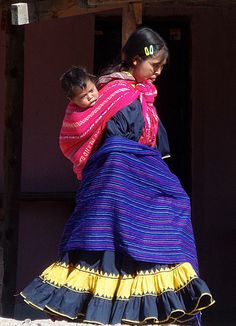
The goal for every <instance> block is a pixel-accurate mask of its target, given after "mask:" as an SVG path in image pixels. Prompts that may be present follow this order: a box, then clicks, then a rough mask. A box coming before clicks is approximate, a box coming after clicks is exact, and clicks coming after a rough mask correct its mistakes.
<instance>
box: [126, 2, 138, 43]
mask: <svg viewBox="0 0 236 326" xmlns="http://www.w3.org/2000/svg"><path fill="white" fill-rule="evenodd" d="M140 24H142V2H140V1H139V2H134V3H128V4H125V5H124V7H123V11H122V46H124V44H125V42H126V41H127V39H128V37H129V36H130V34H131V33H132V32H133V31H135V29H136V27H137V26H138V25H140Z"/></svg>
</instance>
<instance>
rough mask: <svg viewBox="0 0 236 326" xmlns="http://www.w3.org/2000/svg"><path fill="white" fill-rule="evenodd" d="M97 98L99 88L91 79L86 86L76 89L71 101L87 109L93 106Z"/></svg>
mask: <svg viewBox="0 0 236 326" xmlns="http://www.w3.org/2000/svg"><path fill="white" fill-rule="evenodd" d="M97 99H98V90H97V88H96V86H95V84H94V83H93V82H92V81H91V80H88V81H87V84H86V87H85V88H83V89H81V88H80V87H78V88H77V89H76V90H75V95H74V97H73V98H72V99H71V101H72V102H73V103H75V104H76V105H78V106H79V107H81V108H82V109H87V108H89V107H91V106H93V105H94V104H95V103H96V101H97Z"/></svg>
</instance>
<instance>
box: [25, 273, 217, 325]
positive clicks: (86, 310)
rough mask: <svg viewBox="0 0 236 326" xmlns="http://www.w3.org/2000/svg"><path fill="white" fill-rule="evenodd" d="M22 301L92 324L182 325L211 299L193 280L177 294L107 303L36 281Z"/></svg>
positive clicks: (205, 288) (171, 292)
mask: <svg viewBox="0 0 236 326" xmlns="http://www.w3.org/2000/svg"><path fill="white" fill-rule="evenodd" d="M21 295H22V296H23V297H24V298H25V301H26V302H27V303H28V304H30V305H32V306H34V307H36V308H39V309H41V310H44V311H46V312H49V313H52V314H55V315H59V316H63V317H66V318H68V319H72V320H81V321H83V322H89V323H95V324H117V323H129V324H131V323H135V324H137V323H150V322H151V323H152V324H163V323H172V322H178V323H185V322H186V321H188V320H191V319H193V318H194V316H195V315H196V314H198V313H199V312H200V311H201V310H203V309H205V308H207V307H209V306H211V305H212V304H213V303H214V300H213V298H212V296H211V294H210V293H209V291H208V288H207V286H206V285H205V283H204V281H202V280H201V279H198V278H197V279H193V280H191V281H190V282H189V284H187V285H186V286H185V287H184V288H182V289H180V290H179V291H177V292H175V291H168V290H167V291H165V292H164V293H162V294H161V295H153V294H146V295H142V296H131V297H130V298H129V299H123V300H117V299H116V300H110V299H107V298H102V297H98V296H94V295H92V294H91V293H89V292H77V291H73V290H71V289H69V288H67V287H66V286H64V287H61V288H56V287H55V286H53V285H51V284H48V283H47V282H44V281H43V280H42V279H41V278H36V279H35V280H34V281H33V282H32V283H31V284H30V285H29V286H28V287H27V288H26V289H25V290H24V291H23V292H22V293H21Z"/></svg>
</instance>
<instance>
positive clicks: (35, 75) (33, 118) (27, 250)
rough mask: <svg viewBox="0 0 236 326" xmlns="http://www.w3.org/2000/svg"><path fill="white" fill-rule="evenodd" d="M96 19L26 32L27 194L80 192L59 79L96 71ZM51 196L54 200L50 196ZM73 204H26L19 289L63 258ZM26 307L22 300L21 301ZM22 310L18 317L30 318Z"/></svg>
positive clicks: (24, 189)
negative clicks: (65, 140)
mask: <svg viewBox="0 0 236 326" xmlns="http://www.w3.org/2000/svg"><path fill="white" fill-rule="evenodd" d="M93 33H94V16H92V15H87V16H78V17H74V18H65V19H60V20H55V21H47V22H42V23H39V24H32V25H28V26H26V28H25V102H24V121H23V145H22V192H30V193H36V196H37V193H39V192H66V191H73V190H75V189H76V188H77V186H78V182H77V180H76V177H75V175H74V174H73V172H72V164H71V163H70V162H69V161H68V160H67V159H65V158H64V157H63V155H62V154H61V152H60V149H59V146H58V141H59V130H60V127H61V123H62V119H63V116H64V112H65V107H66V104H67V100H66V99H65V97H64V94H63V93H62V90H61V88H60V83H59V77H60V76H61V74H62V73H63V72H65V70H67V69H68V68H69V67H71V66H72V65H79V64H81V65H83V66H86V67H87V68H88V70H89V71H92V69H93V39H94V37H93ZM49 196H50V195H49ZM72 209H73V202H72V203H71V202H70V201H67V200H62V201H53V200H40V201H37V200H36V201H34V200H33V201H31V200H29V201H28V200H26V201H24V202H22V204H21V209H20V225H19V248H18V258H19V263H18V273H17V289H16V291H17V292H18V291H20V290H22V287H24V286H25V285H26V284H27V283H28V282H29V281H30V280H31V279H32V278H33V277H35V276H36V275H38V274H39V273H40V272H41V271H42V269H43V268H45V267H46V265H47V264H50V263H51V262H52V261H54V260H55V259H56V258H57V246H58V241H59V238H60V236H61V233H62V230H63V225H64V223H65V220H66V219H67V218H68V217H69V215H70V213H71V212H72ZM17 302H21V301H17ZM24 308H25V305H23V306H21V305H20V306H19V305H17V306H16V316H22V311H23V317H26V316H27V312H26V313H25V314H24Z"/></svg>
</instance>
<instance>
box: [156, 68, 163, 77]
mask: <svg viewBox="0 0 236 326" xmlns="http://www.w3.org/2000/svg"><path fill="white" fill-rule="evenodd" d="M161 71H162V67H159V68H158V69H157V70H156V71H155V75H158V76H159V75H160V74H161Z"/></svg>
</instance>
